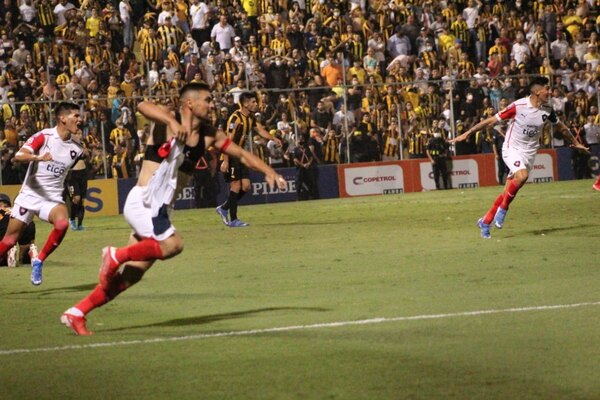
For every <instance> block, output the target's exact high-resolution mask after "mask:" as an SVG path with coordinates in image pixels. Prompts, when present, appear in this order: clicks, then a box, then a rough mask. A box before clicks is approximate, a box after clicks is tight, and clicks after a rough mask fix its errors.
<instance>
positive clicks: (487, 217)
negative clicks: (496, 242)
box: [483, 192, 504, 225]
mask: <svg viewBox="0 0 600 400" xmlns="http://www.w3.org/2000/svg"><path fill="white" fill-rule="evenodd" d="M503 200H504V192H502V193H500V195H498V197H496V200H494V204H492V207H491V208H490V209H489V210H488V212H487V213H486V214H485V215H484V216H483V223H484V224H488V225H489V224H491V223H492V220H493V219H494V217H495V216H496V211H497V210H498V207H500V204H502V201H503Z"/></svg>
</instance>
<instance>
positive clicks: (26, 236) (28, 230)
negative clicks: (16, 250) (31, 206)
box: [19, 222, 35, 246]
mask: <svg viewBox="0 0 600 400" xmlns="http://www.w3.org/2000/svg"><path fill="white" fill-rule="evenodd" d="M34 241H35V223H34V222H31V223H30V224H29V225H27V226H26V227H25V230H24V231H23V234H22V235H21V237H20V238H19V244H20V245H21V246H23V245H26V244H29V243H33V242H34Z"/></svg>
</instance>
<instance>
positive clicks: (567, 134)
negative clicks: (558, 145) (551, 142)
mask: <svg viewBox="0 0 600 400" xmlns="http://www.w3.org/2000/svg"><path fill="white" fill-rule="evenodd" d="M555 128H556V129H557V130H558V131H559V132H560V134H561V135H562V136H563V137H564V138H565V139H567V141H568V142H569V143H571V146H572V147H574V148H576V149H577V150H580V151H583V152H585V153H588V154H589V153H590V149H589V148H587V147H585V146H584V145H583V144H582V143H581V142H580V141H579V140H577V138H576V137H575V136H573V134H572V133H571V130H570V129H569V127H568V126H566V125H565V124H564V123H563V122H562V121H558V123H557V124H556V125H555Z"/></svg>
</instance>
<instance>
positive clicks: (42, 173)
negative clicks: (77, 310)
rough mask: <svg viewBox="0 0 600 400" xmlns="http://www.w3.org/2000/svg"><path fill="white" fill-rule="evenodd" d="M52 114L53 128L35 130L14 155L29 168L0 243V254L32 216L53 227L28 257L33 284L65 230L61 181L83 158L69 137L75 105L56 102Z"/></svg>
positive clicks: (74, 121)
mask: <svg viewBox="0 0 600 400" xmlns="http://www.w3.org/2000/svg"><path fill="white" fill-rule="evenodd" d="M55 116H56V120H57V125H56V126H55V127H54V128H50V129H44V130H42V131H40V132H38V133H36V134H35V135H33V136H32V137H30V138H29V139H28V140H27V142H25V144H24V145H23V147H21V149H20V150H19V151H18V152H17V154H15V159H16V160H17V161H20V162H29V168H28V169H27V175H25V181H24V182H23V186H22V187H21V191H20V192H19V195H18V196H17V198H16V199H15V201H14V207H13V208H12V212H11V219H10V222H9V223H8V228H7V230H6V234H5V235H4V238H3V239H2V241H1V242H0V255H4V254H5V253H6V252H7V251H8V250H9V249H10V248H11V247H13V246H14V245H15V243H17V241H18V240H19V238H20V237H21V235H22V234H23V232H24V231H25V228H26V227H27V226H28V225H29V223H30V222H31V221H32V220H33V216H34V215H37V216H38V218H40V219H41V220H43V221H48V222H50V223H51V224H52V225H53V226H54V228H53V229H52V231H51V232H50V235H49V236H48V240H46V243H45V244H44V247H43V248H42V251H40V253H39V255H38V256H37V257H36V258H33V259H32V260H31V267H32V268H31V283H32V284H34V285H36V286H37V285H40V284H41V283H42V267H43V263H44V260H45V259H46V258H47V257H48V256H49V255H50V254H51V253H52V252H53V251H54V250H55V249H56V248H57V247H58V245H59V244H60V242H61V241H62V240H63V238H64V237H65V235H66V233H67V228H68V227H69V221H68V211H67V207H66V206H65V203H64V200H63V198H62V194H63V190H64V182H65V178H66V176H67V172H69V169H71V168H72V167H73V165H75V163H76V162H77V161H78V160H79V159H80V158H81V157H83V149H82V147H81V145H80V144H79V143H77V142H75V141H73V140H72V139H71V135H73V134H75V133H76V132H77V128H78V126H79V125H80V124H81V114H80V112H79V106H78V105H77V104H73V103H66V102H63V103H59V104H58V106H57V107H56V109H55Z"/></svg>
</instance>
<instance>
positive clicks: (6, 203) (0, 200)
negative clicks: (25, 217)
mask: <svg viewBox="0 0 600 400" xmlns="http://www.w3.org/2000/svg"><path fill="white" fill-rule="evenodd" d="M11 205H12V203H11V201H10V196H9V195H7V194H5V193H0V207H10V206H11Z"/></svg>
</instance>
